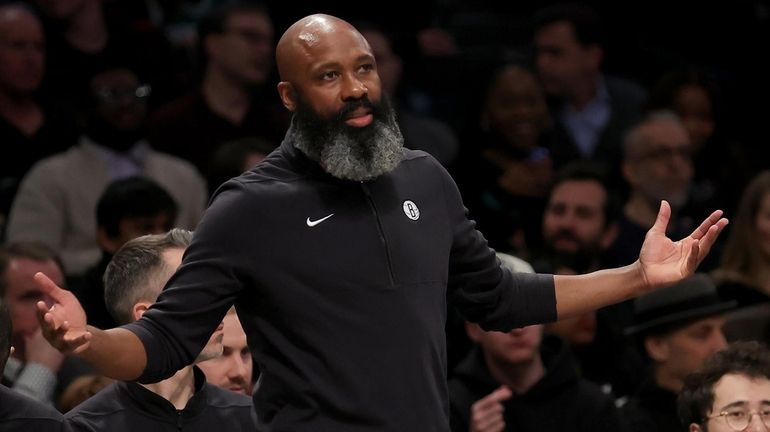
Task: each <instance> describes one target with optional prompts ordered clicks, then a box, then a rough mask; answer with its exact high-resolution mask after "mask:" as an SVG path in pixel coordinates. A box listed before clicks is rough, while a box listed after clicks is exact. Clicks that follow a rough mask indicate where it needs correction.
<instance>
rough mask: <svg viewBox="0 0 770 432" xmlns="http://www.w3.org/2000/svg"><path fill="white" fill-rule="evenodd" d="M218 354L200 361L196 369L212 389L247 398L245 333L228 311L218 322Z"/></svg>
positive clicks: (248, 368)
mask: <svg viewBox="0 0 770 432" xmlns="http://www.w3.org/2000/svg"><path fill="white" fill-rule="evenodd" d="M222 323H223V324H224V328H223V329H222V355H221V356H219V357H216V358H213V359H210V360H206V361H203V362H200V363H199V364H198V367H199V368H201V370H202V371H203V373H204V374H206V380H207V381H208V382H210V383H211V384H213V385H215V386H219V387H222V388H224V389H227V390H230V391H233V392H236V393H240V394H243V395H246V396H251V393H252V386H253V382H254V381H255V380H254V376H253V374H252V372H253V370H254V367H253V364H252V360H251V351H249V346H248V345H247V343H246V333H245V332H244V331H243V326H241V321H240V320H239V319H238V315H237V314H236V313H235V308H230V310H229V311H227V315H225V319H224V320H222Z"/></svg>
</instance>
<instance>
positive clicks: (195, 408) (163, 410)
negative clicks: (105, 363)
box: [117, 366, 208, 423]
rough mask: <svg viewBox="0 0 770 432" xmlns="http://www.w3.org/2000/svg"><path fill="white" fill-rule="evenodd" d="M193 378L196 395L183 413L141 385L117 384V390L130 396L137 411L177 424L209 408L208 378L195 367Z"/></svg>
mask: <svg viewBox="0 0 770 432" xmlns="http://www.w3.org/2000/svg"><path fill="white" fill-rule="evenodd" d="M193 377H194V378H193V379H194V382H195V384H194V387H195V393H194V394H193V396H192V398H190V400H189V401H187V405H186V406H185V407H184V409H183V410H181V411H178V410H177V409H176V407H174V405H172V404H171V402H169V401H168V400H166V399H165V398H163V397H160V396H158V395H157V394H155V393H153V392H152V391H150V390H148V389H147V388H145V387H143V386H142V385H141V384H138V383H135V382H123V381H122V382H119V383H118V384H117V388H118V391H119V392H120V393H123V394H125V395H127V396H128V398H129V399H130V402H131V403H132V404H133V405H134V407H135V408H136V409H137V411H140V412H142V413H144V414H146V415H149V416H151V417H154V418H157V419H160V420H165V421H171V422H174V423H176V422H178V421H179V420H181V421H188V420H190V419H193V418H194V417H196V416H197V415H198V414H201V413H202V412H203V411H204V410H205V409H206V407H207V406H208V393H207V391H206V390H207V388H206V376H205V375H204V374H203V371H201V370H200V369H199V368H198V367H197V366H193Z"/></svg>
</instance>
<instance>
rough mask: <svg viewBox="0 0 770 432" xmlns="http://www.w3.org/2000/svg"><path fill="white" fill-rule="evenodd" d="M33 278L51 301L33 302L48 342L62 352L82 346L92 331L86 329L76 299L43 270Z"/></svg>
mask: <svg viewBox="0 0 770 432" xmlns="http://www.w3.org/2000/svg"><path fill="white" fill-rule="evenodd" d="M34 280H35V283H36V284H37V286H38V287H39V288H40V290H41V291H42V292H43V294H44V295H45V296H47V297H48V298H50V299H51V300H52V302H53V304H52V305H51V307H48V305H47V304H46V303H45V302H42V301H39V302H37V319H38V321H39V322H40V328H41V329H42V331H43V336H44V337H45V338H46V340H47V341H48V343H50V344H51V345H52V346H53V347H54V348H56V349H58V350H59V351H61V352H62V353H65V354H70V353H74V354H77V353H80V352H82V351H83V350H85V349H86V348H87V347H88V344H89V341H90V340H91V336H92V335H91V333H90V332H89V331H88V330H87V329H86V313H85V311H84V310H83V307H82V306H81V305H80V302H78V300H77V298H75V296H74V295H73V294H72V293H71V292H69V291H67V290H64V289H61V288H59V287H58V286H57V285H56V284H55V283H54V282H53V281H52V280H51V279H49V278H48V276H46V275H44V274H43V273H39V272H38V273H36V274H35V276H34Z"/></svg>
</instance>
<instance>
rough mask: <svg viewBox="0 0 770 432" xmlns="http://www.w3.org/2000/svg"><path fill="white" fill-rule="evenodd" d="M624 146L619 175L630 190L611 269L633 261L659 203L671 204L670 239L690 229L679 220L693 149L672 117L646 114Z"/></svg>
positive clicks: (612, 251)
mask: <svg viewBox="0 0 770 432" xmlns="http://www.w3.org/2000/svg"><path fill="white" fill-rule="evenodd" d="M623 146H624V154H623V165H622V171H623V177H624V178H625V180H626V182H627V183H628V185H629V189H630V190H629V194H628V200H627V201H626V202H625V204H624V205H623V214H622V215H621V217H620V220H619V221H618V235H617V238H616V239H615V242H614V243H613V244H612V246H611V247H610V248H609V251H608V253H607V254H608V260H609V261H610V263H612V265H626V264H629V263H632V262H634V261H635V260H636V256H635V255H634V252H633V251H634V250H636V249H638V248H639V246H640V245H641V244H642V243H643V242H644V236H645V235H646V233H647V230H648V229H649V228H650V227H651V226H652V225H653V223H654V222H655V217H656V210H657V203H659V202H660V200H666V201H667V202H668V203H669V204H671V208H672V218H671V225H669V230H670V231H669V232H670V233H672V235H679V234H681V233H684V232H688V231H689V228H690V226H689V224H690V223H691V222H689V221H687V220H685V219H683V218H680V217H679V216H680V215H679V211H680V210H681V209H682V208H683V207H684V206H685V204H686V203H687V197H688V194H689V191H690V185H691V181H692V175H693V163H692V154H691V151H692V149H691V147H690V137H689V136H688V135H687V130H686V129H685V128H684V126H683V125H682V122H681V121H680V120H679V118H678V117H677V116H676V114H674V113H672V112H668V111H657V112H652V113H650V114H648V116H647V117H645V118H644V119H643V120H642V121H640V122H639V123H638V124H637V125H635V126H634V127H633V128H632V129H631V130H630V131H629V132H628V134H627V135H626V138H625V141H624V142H623ZM688 222H689V223H688Z"/></svg>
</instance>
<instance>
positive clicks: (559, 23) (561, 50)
mask: <svg viewBox="0 0 770 432" xmlns="http://www.w3.org/2000/svg"><path fill="white" fill-rule="evenodd" d="M534 21H535V23H534V45H535V67H536V69H537V72H538V75H539V77H540V80H541V81H542V83H543V87H544V89H545V91H546V93H547V94H548V95H549V96H551V97H552V98H553V103H552V113H553V117H554V119H555V120H556V122H555V131H556V135H557V138H558V139H555V140H554V143H555V145H554V147H553V148H552V149H551V150H552V157H553V158H554V162H555V163H556V164H557V166H560V165H562V164H563V163H565V162H566V161H570V160H575V159H589V160H592V161H594V162H597V163H601V164H602V165H603V166H604V168H606V169H608V173H610V178H611V179H612V181H613V182H614V181H615V180H616V179H619V178H620V176H619V173H618V172H617V167H618V166H619V165H620V158H621V153H622V151H621V142H622V136H623V134H624V133H625V131H626V129H628V127H630V126H631V125H632V124H634V122H636V120H637V119H638V118H639V117H640V115H641V109H642V105H643V103H644V100H645V99H646V94H645V92H644V90H643V89H642V88H641V87H640V86H639V85H637V84H634V83H631V82H629V81H626V80H623V79H620V78H616V77H612V76H607V75H605V74H603V73H602V71H601V64H602V60H603V57H604V50H603V48H602V34H601V23H600V19H599V17H598V16H597V14H596V12H595V11H593V10H592V9H590V8H589V7H588V6H585V5H577V4H568V5H564V4H561V5H555V6H551V7H548V8H546V9H543V10H541V11H539V12H538V13H537V14H536V15H535V19H534Z"/></svg>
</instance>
